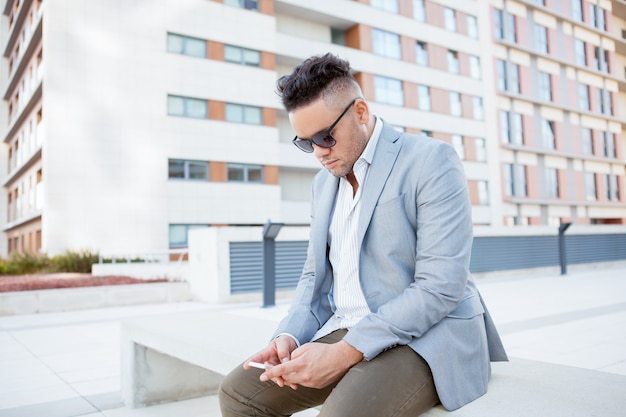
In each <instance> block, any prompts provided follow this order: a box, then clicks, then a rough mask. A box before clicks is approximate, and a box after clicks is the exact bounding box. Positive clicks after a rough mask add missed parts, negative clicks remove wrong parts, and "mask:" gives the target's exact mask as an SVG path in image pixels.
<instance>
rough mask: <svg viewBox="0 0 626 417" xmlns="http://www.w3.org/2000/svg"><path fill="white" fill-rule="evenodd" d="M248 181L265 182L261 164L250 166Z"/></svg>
mask: <svg viewBox="0 0 626 417" xmlns="http://www.w3.org/2000/svg"><path fill="white" fill-rule="evenodd" d="M248 182H263V167H262V166H260V165H249V166H248Z"/></svg>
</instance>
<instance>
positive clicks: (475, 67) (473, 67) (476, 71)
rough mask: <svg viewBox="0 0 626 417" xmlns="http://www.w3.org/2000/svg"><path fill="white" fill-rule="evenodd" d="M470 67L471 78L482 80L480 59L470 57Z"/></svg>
mask: <svg viewBox="0 0 626 417" xmlns="http://www.w3.org/2000/svg"><path fill="white" fill-rule="evenodd" d="M469 65H470V77H472V78H474V79H476V80H480V79H481V78H482V74H481V72H482V71H481V70H480V58H479V57H477V56H474V55H470V57H469Z"/></svg>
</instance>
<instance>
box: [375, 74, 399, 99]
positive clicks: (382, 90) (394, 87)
mask: <svg viewBox="0 0 626 417" xmlns="http://www.w3.org/2000/svg"><path fill="white" fill-rule="evenodd" d="M374 88H375V96H376V101H378V102H380V103H386V104H393V105H396V106H402V105H403V104H404V93H403V91H402V81H400V80H396V79H392V78H387V77H380V76H376V77H375V78H374Z"/></svg>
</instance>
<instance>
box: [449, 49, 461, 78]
mask: <svg viewBox="0 0 626 417" xmlns="http://www.w3.org/2000/svg"><path fill="white" fill-rule="evenodd" d="M448 71H449V72H451V73H453V74H458V73H459V54H458V52H457V51H452V50H448Z"/></svg>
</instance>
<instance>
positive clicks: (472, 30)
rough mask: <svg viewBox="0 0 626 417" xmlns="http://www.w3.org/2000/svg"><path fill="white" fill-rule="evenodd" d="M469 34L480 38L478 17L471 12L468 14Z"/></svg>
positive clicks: (474, 37) (471, 36)
mask: <svg viewBox="0 0 626 417" xmlns="http://www.w3.org/2000/svg"><path fill="white" fill-rule="evenodd" d="M467 36H469V37H470V38H473V39H478V19H476V16H472V15H471V14H468V15H467Z"/></svg>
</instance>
